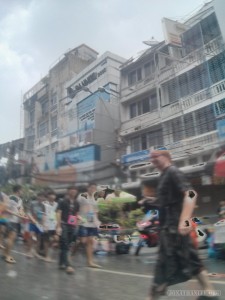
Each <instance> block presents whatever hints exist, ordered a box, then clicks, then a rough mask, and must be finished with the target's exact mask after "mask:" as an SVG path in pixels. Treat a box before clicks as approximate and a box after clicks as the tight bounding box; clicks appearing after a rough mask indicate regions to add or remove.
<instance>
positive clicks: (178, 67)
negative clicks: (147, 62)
mask: <svg viewBox="0 0 225 300" xmlns="http://www.w3.org/2000/svg"><path fill="white" fill-rule="evenodd" d="M224 49H225V47H224V42H223V38H222V37H221V36H219V37H217V38H215V39H213V40H212V41H210V42H209V43H208V44H206V45H204V46H203V47H201V48H199V49H197V50H195V51H193V52H191V53H190V54H188V55H187V56H185V57H184V58H182V59H180V60H177V61H174V65H173V66H171V68H168V69H167V70H165V71H164V72H160V75H159V80H160V82H161V83H162V82H165V81H167V80H169V79H171V78H172V77H175V76H177V75H178V73H179V72H180V71H182V70H184V69H185V68H188V67H190V66H191V65H193V64H195V66H197V65H199V64H201V63H203V62H204V61H206V60H207V59H210V58H212V56H216V55H217V54H219V53H220V52H222V51H224Z"/></svg>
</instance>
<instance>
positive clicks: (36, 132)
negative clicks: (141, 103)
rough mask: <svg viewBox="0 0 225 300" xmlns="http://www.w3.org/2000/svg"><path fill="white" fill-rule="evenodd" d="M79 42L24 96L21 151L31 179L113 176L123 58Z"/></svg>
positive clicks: (50, 180) (62, 180) (54, 182)
mask: <svg viewBox="0 0 225 300" xmlns="http://www.w3.org/2000/svg"><path fill="white" fill-rule="evenodd" d="M97 54H98V53H97V52H96V51H95V50H92V49H91V48H89V47H88V46H86V45H81V46H79V47H77V48H75V49H73V50H71V51H69V52H67V53H66V54H65V55H64V57H63V58H62V59H61V60H60V61H59V62H57V63H56V64H55V65H54V66H53V67H51V68H50V71H49V74H48V75H47V76H46V77H44V78H43V79H42V80H41V81H40V82H39V83H37V84H36V85H35V86H34V87H33V88H32V89H31V90H30V91H28V92H27V93H26V94H25V95H24V109H25V147H24V148H25V150H26V151H27V153H31V157H32V164H33V170H34V169H35V173H36V174H35V178H36V183H39V184H43V183H44V182H45V183H46V184H48V185H51V186H52V187H59V186H60V183H61V184H62V186H63V183H64V184H69V183H71V182H74V181H77V182H87V181H91V180H95V181H97V182H100V181H102V182H101V183H105V182H106V181H107V180H113V178H114V173H115V168H114V167H113V165H112V164H111V163H113V162H114V160H115V159H116V156H115V155H116V149H115V148H116V146H115V145H116V139H117V136H118V128H119V126H120V117H119V101H118V99H119V98H118V95H119V92H118V91H119V83H120V70H119V66H120V65H121V64H122V63H124V61H125V59H123V58H121V57H119V56H117V55H114V54H112V53H110V52H106V53H105V54H103V55H102V56H101V57H99V58H97Z"/></svg>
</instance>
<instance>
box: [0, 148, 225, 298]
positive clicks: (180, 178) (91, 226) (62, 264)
mask: <svg viewBox="0 0 225 300" xmlns="http://www.w3.org/2000/svg"><path fill="white" fill-rule="evenodd" d="M150 159H151V162H152V163H153V165H154V166H155V167H156V168H157V169H158V170H159V171H160V172H161V176H160V178H159V181H158V187H157V191H156V193H152V191H151V190H148V189H146V188H145V189H144V190H143V194H144V197H145V200H146V201H147V202H149V203H147V204H148V205H149V204H151V205H155V206H157V207H159V223H160V233H159V251H158V259H157V262H156V267H155V271H154V279H153V282H152V286H151V288H150V290H149V297H148V300H156V299H159V297H161V296H163V295H165V293H166V290H167V288H168V287H169V286H171V285H174V284H177V283H182V282H185V281H187V280H189V279H191V278H192V277H193V276H195V277H196V278H197V279H198V281H199V284H200V285H201V287H202V290H203V291H204V293H203V294H202V295H200V296H199V297H198V299H199V300H203V299H211V300H218V299H219V298H218V296H217V295H216V294H215V291H214V289H213V286H212V285H211V283H210V281H209V278H208V275H207V271H206V269H205V267H204V265H203V264H202V261H201V260H200V259H199V256H198V253H197V249H196V247H195V245H194V243H193V240H192V238H191V236H190V233H191V231H192V227H191V222H190V220H191V218H192V213H193V210H194V207H195V204H196V199H197V193H196V192H195V191H194V190H193V188H192V187H191V185H190V183H189V182H188V181H187V179H186V178H185V176H184V174H183V173H182V172H181V171H180V170H179V169H178V168H176V167H175V166H173V165H172V160H171V155H170V153H169V152H168V151H167V150H157V151H153V152H151V158H150ZM96 191H97V186H96V184H93V183H91V184H89V185H88V187H87V191H86V192H85V193H82V194H79V191H78V189H77V187H76V186H71V187H69V188H68V189H67V193H66V195H65V197H64V198H63V199H61V200H60V201H58V203H56V202H55V197H56V196H55V194H54V192H53V191H49V192H48V193H47V194H46V193H39V194H38V195H37V199H36V201H34V202H32V203H31V206H30V209H29V211H27V212H26V213H25V212H24V208H23V204H22V200H21V194H22V188H21V186H18V185H16V186H14V188H13V195H10V196H9V197H8V196H6V195H5V194H3V193H1V194H0V228H1V240H0V244H1V247H2V248H3V256H4V259H5V261H6V262H7V263H15V259H14V258H13V256H12V255H11V250H12V248H13V245H14V241H15V238H16V236H17V233H18V231H19V228H20V224H21V223H22V222H25V224H26V226H27V229H26V231H27V233H28V239H27V256H28V257H33V256H36V257H38V258H40V259H44V260H46V261H51V257H50V256H49V248H50V246H51V244H52V243H54V242H57V241H59V268H60V269H62V270H65V271H66V272H67V273H68V274H72V273H74V269H73V267H72V265H71V259H70V257H71V256H72V255H74V254H75V253H76V249H77V247H78V241H79V243H80V244H83V245H84V247H85V249H86V256H87V265H88V266H89V267H92V268H100V266H99V265H97V264H95V263H94V261H93V242H94V237H95V236H97V235H98V227H99V225H100V222H99V220H98V201H96V200H98V199H96V197H95V193H96ZM118 196H119V193H117V191H115V192H114V194H113V195H111V196H108V197H107V196H106V195H103V194H102V195H101V196H100V197H101V198H104V199H106V200H109V201H110V199H111V198H113V197H118ZM144 203H145V201H144V202H143V201H142V202H141V203H139V204H142V205H144ZM221 207H223V206H222V205H221ZM222 211H223V208H221V213H222ZM76 238H77V241H76ZM3 240H4V241H5V244H3ZM72 242H75V243H74V248H72V249H71V248H70V245H71V243H72ZM40 249H42V251H43V256H42V257H41V256H40Z"/></svg>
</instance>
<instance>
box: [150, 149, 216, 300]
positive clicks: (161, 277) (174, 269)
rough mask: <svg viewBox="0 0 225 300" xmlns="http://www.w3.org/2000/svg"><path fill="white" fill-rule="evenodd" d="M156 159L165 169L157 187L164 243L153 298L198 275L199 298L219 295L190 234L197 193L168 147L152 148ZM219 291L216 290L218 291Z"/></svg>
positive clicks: (161, 244) (160, 249)
mask: <svg viewBox="0 0 225 300" xmlns="http://www.w3.org/2000/svg"><path fill="white" fill-rule="evenodd" d="M150 159H151V161H152V163H153V164H154V165H155V167H156V168H158V169H159V170H160V171H161V176H160V178H159V183H158V187H157V195H156V196H157V197H156V198H157V201H158V202H159V205H160V213H159V215H160V216H159V219H160V247H159V256H158V260H157V263H156V268H155V276H154V280H153V285H152V287H151V289H150V295H149V298H148V299H149V300H155V299H158V298H159V297H160V296H161V295H164V294H165V292H166V289H167V287H168V286H170V285H173V284H177V283H181V282H184V281H187V280H189V279H191V278H192V277H193V276H197V279H198V280H199V283H200V284H201V286H202V289H203V290H204V295H202V296H199V297H198V299H213V300H215V299H218V297H216V296H212V295H213V292H214V291H213V287H212V285H211V284H210V282H209V279H208V275H207V272H206V270H205V268H204V266H203V264H202V262H201V261H200V259H199V257H198V254H197V250H196V249H195V247H194V244H193V241H192V240H191V238H190V232H191V229H192V228H191V226H190V224H191V222H190V219H191V217H192V212H193V210H194V207H195V202H196V198H197V193H196V192H195V191H193V189H192V188H191V186H190V184H189V182H188V181H187V180H186V178H185V176H184V175H183V173H182V172H181V171H180V170H179V169H177V168H176V167H175V166H172V163H171V156H170V153H169V152H168V151H166V150H157V151H153V152H151V157H150ZM214 295H215V294H214Z"/></svg>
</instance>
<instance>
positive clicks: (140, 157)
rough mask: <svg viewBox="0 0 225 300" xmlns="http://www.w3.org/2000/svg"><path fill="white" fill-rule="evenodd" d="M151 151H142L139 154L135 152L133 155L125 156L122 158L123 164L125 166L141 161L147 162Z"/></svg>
mask: <svg viewBox="0 0 225 300" xmlns="http://www.w3.org/2000/svg"><path fill="white" fill-rule="evenodd" d="M149 155H150V150H142V151H138V152H133V153H131V154H127V155H123V156H122V157H121V162H122V163H123V164H129V163H136V162H140V161H145V160H148V159H149Z"/></svg>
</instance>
